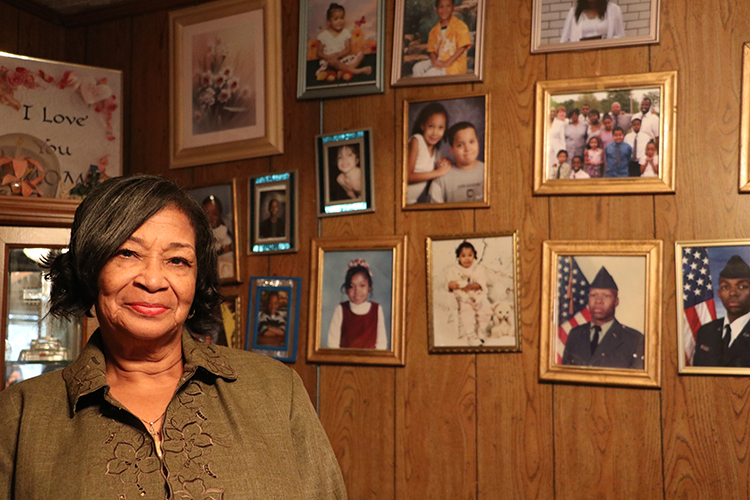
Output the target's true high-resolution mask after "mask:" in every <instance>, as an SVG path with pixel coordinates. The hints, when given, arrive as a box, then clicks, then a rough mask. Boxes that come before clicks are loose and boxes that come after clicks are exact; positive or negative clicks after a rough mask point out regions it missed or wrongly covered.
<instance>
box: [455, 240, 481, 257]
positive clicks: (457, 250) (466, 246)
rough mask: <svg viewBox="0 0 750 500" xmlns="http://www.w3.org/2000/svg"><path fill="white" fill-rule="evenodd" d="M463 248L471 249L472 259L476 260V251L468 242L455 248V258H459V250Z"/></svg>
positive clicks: (463, 242)
mask: <svg viewBox="0 0 750 500" xmlns="http://www.w3.org/2000/svg"><path fill="white" fill-rule="evenodd" d="M464 248H471V251H472V252H474V258H475V259H476V258H477V249H476V248H474V245H472V244H471V243H469V242H468V241H462V242H461V244H460V245H458V246H457V247H456V258H459V257H460V256H461V250H463V249H464Z"/></svg>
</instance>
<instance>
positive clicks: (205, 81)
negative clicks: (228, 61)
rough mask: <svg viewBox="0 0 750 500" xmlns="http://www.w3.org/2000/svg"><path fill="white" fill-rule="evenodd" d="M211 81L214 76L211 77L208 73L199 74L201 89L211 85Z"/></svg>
mask: <svg viewBox="0 0 750 500" xmlns="http://www.w3.org/2000/svg"><path fill="white" fill-rule="evenodd" d="M213 81H214V75H212V74H211V72H210V71H204V72H203V74H201V87H206V86H208V85H211V82H213Z"/></svg>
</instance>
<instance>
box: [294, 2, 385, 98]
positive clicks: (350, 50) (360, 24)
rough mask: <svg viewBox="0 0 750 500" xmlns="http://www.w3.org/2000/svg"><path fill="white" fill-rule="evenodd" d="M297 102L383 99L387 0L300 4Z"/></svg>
mask: <svg viewBox="0 0 750 500" xmlns="http://www.w3.org/2000/svg"><path fill="white" fill-rule="evenodd" d="M299 6H300V21H299V67H298V70H297V97H298V98H300V99H319V98H328V97H344V96H353V95H363V94H376V93H382V92H383V90H384V87H383V79H384V78H383V50H384V47H385V44H384V43H383V42H384V33H385V0H348V1H341V3H336V2H330V1H329V0H300V4H299Z"/></svg>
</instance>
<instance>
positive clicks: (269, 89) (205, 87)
mask: <svg viewBox="0 0 750 500" xmlns="http://www.w3.org/2000/svg"><path fill="white" fill-rule="evenodd" d="M169 39H170V74H169V78H170V116H171V130H170V132H171V133H170V148H169V160H170V162H169V166H170V168H182V167H192V166H194V165H205V164H209V163H219V162H226V161H232V160H239V159H242V158H254V157H257V156H270V155H274V154H280V153H283V151H284V147H283V139H284V137H283V120H282V117H283V112H282V95H281V1H280V0H219V1H218V2H211V3H206V4H201V5H196V6H194V7H188V8H185V9H180V10H176V11H172V12H170V13H169Z"/></svg>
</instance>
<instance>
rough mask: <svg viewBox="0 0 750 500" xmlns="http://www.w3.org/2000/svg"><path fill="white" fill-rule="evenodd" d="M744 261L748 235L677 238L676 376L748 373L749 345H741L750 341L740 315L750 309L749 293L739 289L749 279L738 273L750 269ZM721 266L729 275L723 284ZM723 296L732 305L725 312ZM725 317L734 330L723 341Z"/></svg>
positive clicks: (748, 255)
mask: <svg viewBox="0 0 750 500" xmlns="http://www.w3.org/2000/svg"><path fill="white" fill-rule="evenodd" d="M738 258H739V260H737V259H738ZM748 262H750V240H747V239H745V240H693V241H677V242H675V278H676V283H677V288H676V290H677V292H678V293H677V304H676V306H677V307H676V309H677V337H678V338H677V345H678V367H679V373H680V375H735V376H747V375H750V350H748V349H744V347H747V346H748V345H750V325H749V324H747V323H745V324H744V325H743V319H742V318H743V317H744V316H745V315H746V314H747V313H748V312H750V309H749V308H750V295H748V294H747V293H744V292H743V291H742V290H743V289H742V288H741V286H742V285H744V286H747V285H748V283H750V279H747V278H746V277H745V276H743V277H741V278H740V277H739V276H738V275H737V270H738V269H740V270H742V269H743V268H744V271H745V273H744V274H749V273H750V269H748V268H747V266H748V264H747V263H748ZM725 271H727V273H728V274H729V275H731V278H730V279H728V280H727V281H725V282H724V283H722V281H724V280H725V279H726V278H728V276H727V275H726V274H725ZM740 274H743V273H741V272H740ZM732 281H734V282H735V283H732ZM733 285H735V286H736V288H734V287H733ZM733 288H734V291H736V292H737V293H735V292H734V291H733ZM744 290H747V289H746V288H745V289H744ZM743 293H744V297H743ZM724 300H727V301H729V304H730V307H732V308H734V309H736V310H735V311H733V312H732V311H730V312H729V313H728V312H727V308H726V306H725V305H724ZM735 302H736V303H735ZM726 319H729V320H730V321H731V323H730V326H731V327H732V328H733V329H734V330H735V331H734V332H733V333H732V337H731V343H730V344H729V345H728V346H724V345H722V339H723V338H724V337H725V335H724V328H725V326H724V322H725V320H726ZM735 320H736V321H737V322H736V323H735ZM743 365H744V366H743Z"/></svg>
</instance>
